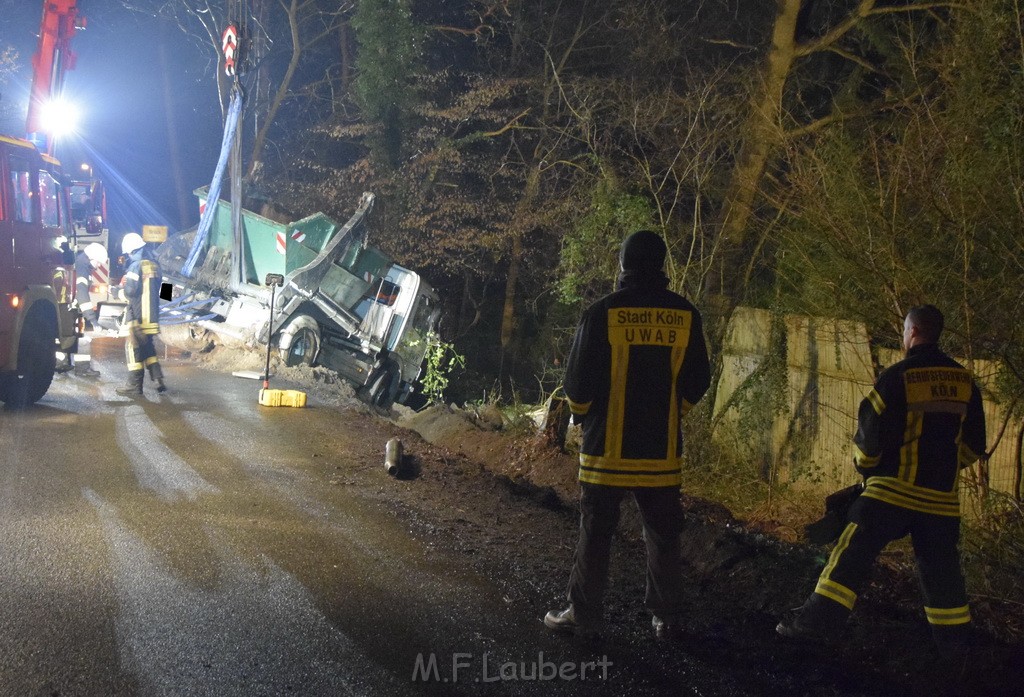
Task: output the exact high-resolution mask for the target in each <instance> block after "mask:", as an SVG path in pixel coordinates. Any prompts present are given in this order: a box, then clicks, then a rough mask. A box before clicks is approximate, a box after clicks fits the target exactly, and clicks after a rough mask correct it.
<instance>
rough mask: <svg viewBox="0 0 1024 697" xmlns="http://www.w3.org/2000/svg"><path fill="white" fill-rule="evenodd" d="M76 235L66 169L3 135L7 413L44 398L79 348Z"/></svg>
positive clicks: (1, 244)
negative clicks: (64, 357) (63, 362)
mask: <svg viewBox="0 0 1024 697" xmlns="http://www.w3.org/2000/svg"><path fill="white" fill-rule="evenodd" d="M71 234H72V233H71V225H70V203H69V199H68V195H67V189H66V187H65V186H64V183H63V176H62V174H61V169H60V163H59V162H57V160H55V159H54V158H52V157H50V156H48V155H44V154H40V153H39V151H38V150H36V148H35V146H33V145H32V144H31V143H29V142H28V141H26V140H22V139H20V138H10V137H7V136H0V401H3V402H5V403H6V404H7V405H8V406H13V407H23V406H27V405H29V404H32V403H34V402H36V401H38V400H39V399H40V398H41V397H42V396H43V395H44V394H46V391H47V390H48V389H49V387H50V382H51V381H52V380H53V373H54V369H55V365H56V356H55V351H57V350H64V351H68V350H70V349H71V348H72V347H73V346H74V344H75V342H76V341H77V338H78V327H77V319H78V313H77V312H76V311H75V309H74V307H73V305H72V302H73V299H74V287H75V278H74V254H73V252H72V251H71V247H70V238H71Z"/></svg>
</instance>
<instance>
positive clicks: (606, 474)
mask: <svg viewBox="0 0 1024 697" xmlns="http://www.w3.org/2000/svg"><path fill="white" fill-rule="evenodd" d="M665 254H666V248H665V242H664V240H663V239H662V238H661V237H660V236H659V235H657V234H656V233H654V232H650V231H646V230H644V231H640V232H636V233H633V234H632V235H630V236H629V237H628V238H626V240H625V241H624V242H623V244H622V247H621V250H620V254H619V262H620V267H621V269H622V273H621V275H620V276H619V279H618V289H617V290H616V291H615V292H614V293H611V294H610V295H607V296H605V297H604V298H602V299H601V300H599V301H597V302H596V303H595V304H593V305H592V306H591V307H590V308H588V309H587V310H586V312H585V313H584V315H583V318H582V319H581V321H580V324H579V327H578V328H577V330H576V335H575V338H574V340H573V345H572V349H571V351H570V353H569V358H568V362H567V365H566V375H565V393H566V396H567V397H568V399H569V406H570V409H571V411H572V413H573V417H574V419H576V420H577V421H581V422H582V428H583V444H582V447H581V448H580V468H579V480H580V488H581V494H580V509H581V511H580V535H579V541H578V544H577V548H576V555H575V562H574V565H573V569H572V573H571V575H570V579H569V589H568V597H569V601H570V605H569V607H568V608H566V609H565V610H562V611H560V612H559V611H552V612H549V613H548V614H547V616H546V617H545V618H544V623H545V625H547V626H548V627H549V628H550V629H553V630H556V631H564V632H571V633H575V634H580V635H590V636H594V635H597V634H599V633H600V630H601V626H602V623H603V601H604V594H605V589H606V586H607V582H608V561H609V554H610V550H611V541H612V535H613V533H614V532H615V528H616V526H617V524H618V520H619V512H620V511H619V507H620V504H621V502H622V499H623V498H624V497H625V495H626V494H627V493H632V495H633V498H634V500H635V501H636V504H637V507H638V508H639V509H640V514H641V517H642V519H643V527H644V539H645V541H646V544H647V592H646V598H645V605H646V607H647V609H648V610H649V611H650V612H651V613H652V615H653V619H652V624H653V626H654V630H655V635H656V636H657V638H659V639H665V638H672V637H675V636H678V635H679V631H680V621H681V613H682V610H683V608H682V606H681V593H682V561H681V557H680V549H679V536H680V533H681V531H682V526H683V512H682V508H681V504H680V492H679V488H680V485H681V484H682V466H681V462H682V449H683V431H682V426H681V419H682V417H683V415H685V414H686V412H687V411H688V410H689V409H690V407H692V406H693V405H694V404H696V403H697V401H698V400H700V398H701V397H702V396H703V395H704V393H705V392H706V391H707V389H708V386H709V385H710V382H711V370H710V366H709V362H708V354H707V347H706V345H705V342H704V331H703V326H702V321H701V316H700V313H699V312H698V311H697V309H696V308H695V307H694V306H693V305H692V304H691V303H690V302H689V301H688V300H686V299H685V298H683V297H682V296H680V295H677V294H676V293H673V292H671V291H669V290H668V278H667V277H666V276H665V274H664V272H663V270H662V268H663V265H664V262H665Z"/></svg>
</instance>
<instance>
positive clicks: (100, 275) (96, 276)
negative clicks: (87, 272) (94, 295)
mask: <svg viewBox="0 0 1024 697" xmlns="http://www.w3.org/2000/svg"><path fill="white" fill-rule="evenodd" d="M90 280H91V281H92V284H93V285H101V286H102V285H106V284H107V283H109V282H110V268H109V267H108V266H107V262H105V261H101V262H100V263H99V264H97V265H96V266H94V267H92V278H91V279H90Z"/></svg>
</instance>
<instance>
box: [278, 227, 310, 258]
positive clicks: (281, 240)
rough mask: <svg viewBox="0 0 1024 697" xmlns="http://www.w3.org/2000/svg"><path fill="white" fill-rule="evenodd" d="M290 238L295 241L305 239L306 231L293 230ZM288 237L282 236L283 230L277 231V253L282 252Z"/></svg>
mask: <svg viewBox="0 0 1024 697" xmlns="http://www.w3.org/2000/svg"><path fill="white" fill-rule="evenodd" d="M291 238H292V239H293V240H295V241H296V242H302V241H303V240H305V239H306V233H304V232H303V231H302V230H293V231H292V234H291ZM287 243H288V239H287V238H286V237H285V236H284V233H283V232H279V233H277V252H278V254H284V251H285V249H286V245H287Z"/></svg>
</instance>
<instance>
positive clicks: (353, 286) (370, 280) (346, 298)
mask: <svg viewBox="0 0 1024 697" xmlns="http://www.w3.org/2000/svg"><path fill="white" fill-rule="evenodd" d="M194 193H195V195H196V196H197V197H198V198H199V201H200V205H201V206H202V205H205V204H206V197H207V193H208V189H207V188H206V187H203V188H201V189H197V190H196V191H195V192H194ZM342 227H343V226H342V225H340V224H338V223H337V222H335V221H334V220H332V219H331V218H329V217H327V216H326V215H324V214H323V213H314V214H313V215H311V216H308V217H306V218H303V219H301V220H298V221H296V222H293V223H277V222H274V221H273V220H270V219H269V218H264V217H263V216H261V215H258V214H256V213H253V212H252V211H248V210H245V209H242V237H243V240H244V245H243V246H244V249H245V273H246V281H247V282H248V283H250V284H253V285H256V286H262V285H263V280H264V279H265V278H266V276H267V274H268V273H276V274H284V275H288V274H290V273H292V272H294V271H296V270H297V269H301V268H302V267H304V266H306V265H307V264H309V263H310V262H312V261H313V260H314V259H316V257H317V255H319V254H320V253H321V252H322V251H323V250H324V249H325V248H326V247H327V245H328V244H329V243H330V242H331V240H332V239H333V238H334V236H335V234H337V233H338V232H339V231H340V230H341V229H342ZM233 246H234V236H233V234H232V231H231V204H230V203H228V202H227V201H224V200H220V201H218V202H217V210H216V211H215V213H214V216H213V224H212V225H211V226H210V234H209V236H208V237H207V241H206V258H208V259H218V260H219V262H218V263H220V264H221V265H222V266H223V264H224V260H225V259H226V257H229V256H230V254H231V250H232V249H233ZM214 248H216V253H214V254H211V252H213V251H214ZM338 251H339V254H338V258H337V260H336V261H335V262H334V263H332V265H331V268H330V269H329V270H328V271H327V273H326V274H325V275H324V277H323V280H322V281H321V282H320V288H319V290H320V292H322V293H323V294H324V295H326V296H328V297H329V298H331V299H332V300H333V301H334V302H336V303H337V304H339V305H341V306H342V307H345V308H353V307H355V306H356V305H357V304H358V303H359V301H360V299H361V298H362V297H363V295H364V294H365V293H366V292H367V291H368V289H369V288H370V286H371V285H375V284H376V283H379V281H380V278H381V276H383V275H385V274H387V270H388V269H389V268H390V267H391V264H392V261H391V259H389V258H388V257H386V256H384V255H383V254H382V253H381V252H380V251H379V250H377V249H374V248H373V247H367V248H365V249H364V248H363V246H362V244H361V243H359V241H358V240H352V241H351V242H350V243H347V245H346V247H345V248H344V249H341V250H338ZM306 290H309V291H310V292H313V291H315V290H317V289H313V288H309V289H306Z"/></svg>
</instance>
